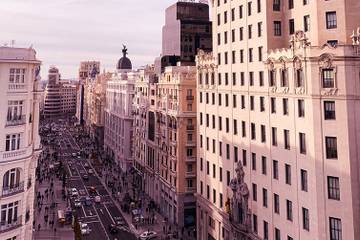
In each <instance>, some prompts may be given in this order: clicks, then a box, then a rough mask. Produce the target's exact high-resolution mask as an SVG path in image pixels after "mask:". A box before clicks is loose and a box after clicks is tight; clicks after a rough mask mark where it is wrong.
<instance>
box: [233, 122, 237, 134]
mask: <svg viewBox="0 0 360 240" xmlns="http://www.w3.org/2000/svg"><path fill="white" fill-rule="evenodd" d="M233 122H234V123H233V129H234V135H237V134H238V129H237V120H236V119H234V120H233Z"/></svg>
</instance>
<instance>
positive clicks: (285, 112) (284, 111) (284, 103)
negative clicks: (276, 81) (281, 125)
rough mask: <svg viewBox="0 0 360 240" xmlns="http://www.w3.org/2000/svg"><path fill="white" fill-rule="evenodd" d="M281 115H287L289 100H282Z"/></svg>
mask: <svg viewBox="0 0 360 240" xmlns="http://www.w3.org/2000/svg"><path fill="white" fill-rule="evenodd" d="M283 114H284V115H289V100H288V99H287V98H283Z"/></svg>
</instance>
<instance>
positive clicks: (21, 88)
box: [0, 47, 41, 240]
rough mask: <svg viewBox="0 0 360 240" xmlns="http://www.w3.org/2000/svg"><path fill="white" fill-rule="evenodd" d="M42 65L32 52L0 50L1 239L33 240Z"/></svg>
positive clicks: (30, 49)
mask: <svg viewBox="0 0 360 240" xmlns="http://www.w3.org/2000/svg"><path fill="white" fill-rule="evenodd" d="M39 67H40V61H39V60H37V59H36V52H35V50H34V49H32V48H29V49H25V48H7V47H1V48H0V79H1V82H2V84H3V87H2V90H1V91H0V94H1V96H2V97H1V99H3V100H2V101H3V102H2V105H1V106H2V108H1V109H2V112H3V114H1V116H2V117H1V118H0V122H1V126H2V127H1V138H2V139H3V140H2V141H0V149H1V150H0V151H1V152H0V186H1V191H0V207H1V212H0V219H1V220H0V223H1V224H0V239H4V240H7V239H16V240H18V239H21V240H22V239H26V240H30V239H32V232H33V227H32V222H33V209H34V186H35V184H34V183H35V169H36V166H37V159H38V156H39V153H40V138H39V135H38V124H39V102H40V97H41V89H40V86H39V80H40V79H39V76H38V73H39Z"/></svg>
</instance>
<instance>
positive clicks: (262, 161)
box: [261, 156, 267, 175]
mask: <svg viewBox="0 0 360 240" xmlns="http://www.w3.org/2000/svg"><path fill="white" fill-rule="evenodd" d="M266 165H267V164H266V157H265V156H262V157H261V173H262V174H264V175H266V174H267V167H266Z"/></svg>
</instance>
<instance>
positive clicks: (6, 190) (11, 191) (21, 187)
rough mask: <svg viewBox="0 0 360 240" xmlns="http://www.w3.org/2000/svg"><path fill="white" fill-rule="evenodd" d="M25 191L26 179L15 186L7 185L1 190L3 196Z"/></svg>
mask: <svg viewBox="0 0 360 240" xmlns="http://www.w3.org/2000/svg"><path fill="white" fill-rule="evenodd" d="M23 191H24V181H22V182H19V183H18V184H15V185H14V186H6V187H3V188H2V190H1V197H8V196H11V195H14V194H17V193H20V192H23Z"/></svg>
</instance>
